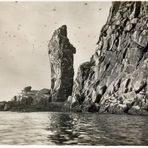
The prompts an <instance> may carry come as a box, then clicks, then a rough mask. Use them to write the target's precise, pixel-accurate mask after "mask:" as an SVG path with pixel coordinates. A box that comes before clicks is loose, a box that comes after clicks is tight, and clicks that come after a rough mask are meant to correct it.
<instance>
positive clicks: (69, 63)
mask: <svg viewBox="0 0 148 148" xmlns="http://www.w3.org/2000/svg"><path fill="white" fill-rule="evenodd" d="M75 53H76V49H75V47H74V46H73V45H72V44H71V43H70V42H69V39H68V38H67V26H66V25H63V26H61V27H60V28H59V29H57V30H55V31H54V33H53V36H52V38H51V40H50V41H49V45H48V54H49V59H50V67H51V94H52V101H53V102H64V101H65V100H67V98H68V96H70V95H71V94H72V87H73V77H74V68H73V58H74V54H75Z"/></svg>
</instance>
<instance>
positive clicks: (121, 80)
mask: <svg viewBox="0 0 148 148" xmlns="http://www.w3.org/2000/svg"><path fill="white" fill-rule="evenodd" d="M71 100H73V101H72V104H71V105H70V107H71V108H72V109H74V108H76V110H77V109H78V110H80V111H83V110H85V111H86V110H87V111H91V112H92V111H97V112H98V110H99V112H101V113H105V112H109V113H130V114H147V111H148V2H113V4H112V7H111V9H110V15H109V17H108V19H107V22H106V24H105V25H104V26H103V28H102V30H101V35H100V37H99V40H98V43H97V49H96V51H95V53H94V55H93V56H92V57H91V59H90V61H89V62H86V63H83V64H82V65H81V66H80V67H79V70H78V74H77V78H76V80H75V83H74V87H73V94H72V97H71ZM73 104H75V105H74V107H72V105H73Z"/></svg>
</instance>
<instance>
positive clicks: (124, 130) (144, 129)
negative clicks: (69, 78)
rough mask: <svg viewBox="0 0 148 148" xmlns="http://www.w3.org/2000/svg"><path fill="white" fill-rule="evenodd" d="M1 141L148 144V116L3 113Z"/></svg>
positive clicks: (6, 142)
mask: <svg viewBox="0 0 148 148" xmlns="http://www.w3.org/2000/svg"><path fill="white" fill-rule="evenodd" d="M0 144H11V145H12V144H15V145H17V144H29V145H30V144H45V145H49V144H52V145H148V117H146V116H130V115H98V114H75V113H57V112H54V113H53V112H34V113H15V112H0Z"/></svg>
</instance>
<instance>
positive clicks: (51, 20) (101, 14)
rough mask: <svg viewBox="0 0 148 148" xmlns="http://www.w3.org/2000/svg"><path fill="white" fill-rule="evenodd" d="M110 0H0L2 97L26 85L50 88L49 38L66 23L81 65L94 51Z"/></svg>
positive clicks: (5, 97)
mask: <svg viewBox="0 0 148 148" xmlns="http://www.w3.org/2000/svg"><path fill="white" fill-rule="evenodd" d="M110 6H111V2H0V100H10V99H11V98H12V97H13V96H14V95H17V94H18V93H19V92H20V91H21V90H22V89H23V88H24V87H25V86H28V85H31V86H32V87H33V89H41V88H50V66H49V59H48V54H47V53H48V48H47V45H48V42H49V40H50V38H51V36H52V33H53V31H54V30H55V29H57V28H59V27H60V26H62V25H63V24H65V25H67V28H68V38H69V39H70V42H71V43H72V44H73V45H74V46H75V47H76V50H77V52H76V54H75V57H74V60H75V62H74V68H75V74H76V72H77V69H78V66H79V65H80V64H81V63H82V62H85V61H88V60H89V59H90V57H91V55H92V54H93V53H94V50H95V47H96V42H97V40H98V38H99V32H100V30H101V28H102V26H103V25H104V24H105V22H106V20H107V17H108V14H109V8H110Z"/></svg>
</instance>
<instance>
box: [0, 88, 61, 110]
mask: <svg viewBox="0 0 148 148" xmlns="http://www.w3.org/2000/svg"><path fill="white" fill-rule="evenodd" d="M50 92H51V91H50V90H49V89H46V88H43V89H41V90H32V89H31V86H28V87H25V88H24V89H23V90H22V91H21V92H20V93H19V94H18V95H17V96H14V97H13V98H12V99H11V101H8V102H6V101H3V102H0V111H20V112H32V111H61V108H62V106H63V104H64V103H63V102H58V103H57V102H51V101H52V99H51V93H50Z"/></svg>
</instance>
